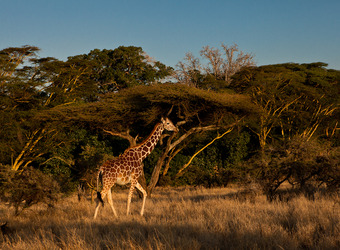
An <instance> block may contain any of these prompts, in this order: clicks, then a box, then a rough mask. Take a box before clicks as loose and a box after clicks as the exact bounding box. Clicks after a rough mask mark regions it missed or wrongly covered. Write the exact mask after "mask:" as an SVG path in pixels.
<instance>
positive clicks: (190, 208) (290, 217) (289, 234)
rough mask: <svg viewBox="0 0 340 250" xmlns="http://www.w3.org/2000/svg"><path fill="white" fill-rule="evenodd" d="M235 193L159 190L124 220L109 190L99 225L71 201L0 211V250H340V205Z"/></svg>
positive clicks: (87, 207) (122, 203)
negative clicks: (3, 228) (0, 225)
mask: <svg viewBox="0 0 340 250" xmlns="http://www.w3.org/2000/svg"><path fill="white" fill-rule="evenodd" d="M239 191H240V190H239V189H238V188H214V189H204V188H176V189H174V188H158V189H156V190H155V191H154V194H153V196H152V198H148V199H147V203H146V208H145V209H146V210H145V216H144V217H141V216H140V215H139V211H140V207H141V204H142V201H141V200H140V199H138V198H137V195H135V196H134V198H133V200H132V205H131V206H132V207H131V215H129V216H126V215H125V213H126V200H127V190H118V191H115V192H114V195H113V196H114V205H115V207H116V210H117V213H118V215H119V218H115V217H114V216H113V214H112V211H111V209H110V207H109V205H108V203H106V205H105V207H104V208H101V210H100V211H99V215H98V218H97V220H95V221H94V220H93V218H92V217H93V213H94V208H95V204H91V202H90V199H89V200H83V201H81V202H78V199H77V197H76V196H72V197H68V198H65V199H63V200H61V201H60V202H59V203H58V204H57V205H56V207H55V208H53V209H48V210H46V208H45V207H39V206H36V207H32V208H31V209H28V210H25V211H24V212H23V213H22V214H21V215H20V216H18V217H14V216H13V210H12V209H8V207H7V206H6V205H5V204H1V205H0V214H1V218H0V220H1V221H0V222H3V221H8V225H9V229H10V232H9V233H8V234H7V235H6V236H5V237H2V238H1V237H0V242H1V243H0V248H1V249H60V248H62V249H117V248H118V249H301V248H308V249H339V248H340V237H339V235H340V204H339V203H338V201H336V200H334V199H331V198H326V197H320V195H319V194H317V195H316V199H315V200H314V201H311V200H308V199H306V198H305V197H303V196H298V197H295V198H293V199H291V200H289V201H288V202H272V203H270V202H268V201H267V200H266V198H265V196H263V195H261V194H252V195H250V196H249V195H245V193H242V195H240V192H239Z"/></svg>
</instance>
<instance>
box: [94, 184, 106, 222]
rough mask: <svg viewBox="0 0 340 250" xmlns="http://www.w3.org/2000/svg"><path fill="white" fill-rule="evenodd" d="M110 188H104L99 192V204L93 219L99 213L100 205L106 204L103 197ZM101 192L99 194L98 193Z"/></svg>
mask: <svg viewBox="0 0 340 250" xmlns="http://www.w3.org/2000/svg"><path fill="white" fill-rule="evenodd" d="M109 189H110V188H105V189H103V190H102V191H101V192H97V205H96V210H95V211H94V216H93V219H96V217H97V215H98V210H99V206H100V204H102V206H104V201H103V199H104V198H105V196H106V193H107V192H108V190H109ZM98 193H99V194H98Z"/></svg>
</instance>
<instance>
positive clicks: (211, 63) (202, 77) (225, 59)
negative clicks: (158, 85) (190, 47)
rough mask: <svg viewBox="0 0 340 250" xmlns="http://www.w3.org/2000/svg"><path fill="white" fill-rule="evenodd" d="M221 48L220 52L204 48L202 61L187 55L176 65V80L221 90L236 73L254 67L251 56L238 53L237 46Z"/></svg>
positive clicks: (211, 48)
mask: <svg viewBox="0 0 340 250" xmlns="http://www.w3.org/2000/svg"><path fill="white" fill-rule="evenodd" d="M221 47H222V50H220V49H218V48H215V47H210V46H204V47H203V48H202V50H201V51H200V55H201V59H202V60H200V59H199V58H196V57H194V56H193V54H192V53H187V54H186V56H185V58H184V60H183V61H180V62H179V63H178V64H177V71H176V75H175V77H176V79H177V80H178V81H180V82H182V83H185V84H192V85H194V86H197V87H201V88H207V89H214V90H221V89H225V88H227V87H228V86H229V84H230V82H231V77H232V76H233V75H234V74H235V73H236V72H238V71H239V70H241V69H242V68H243V67H249V66H254V65H255V63H254V58H253V55H251V54H249V53H245V52H243V51H240V50H239V48H238V46H237V44H234V45H232V46H228V45H226V44H223V43H222V44H221ZM202 62H207V63H206V64H203V63H202Z"/></svg>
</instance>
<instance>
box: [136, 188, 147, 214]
mask: <svg viewBox="0 0 340 250" xmlns="http://www.w3.org/2000/svg"><path fill="white" fill-rule="evenodd" d="M136 188H137V189H138V190H139V191H141V192H142V193H143V205H142V209H141V211H140V215H141V216H143V214H144V206H145V201H146V197H147V196H148V195H147V193H146V191H145V190H144V188H143V187H142V186H141V185H140V184H139V183H138V182H137V184H136Z"/></svg>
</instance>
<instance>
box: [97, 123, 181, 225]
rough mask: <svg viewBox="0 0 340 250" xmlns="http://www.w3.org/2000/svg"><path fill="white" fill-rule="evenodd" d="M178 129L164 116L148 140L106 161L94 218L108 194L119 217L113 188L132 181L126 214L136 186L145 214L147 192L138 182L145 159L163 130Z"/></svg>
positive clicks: (98, 177) (100, 178)
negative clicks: (114, 203)
mask: <svg viewBox="0 0 340 250" xmlns="http://www.w3.org/2000/svg"><path fill="white" fill-rule="evenodd" d="M164 129H165V130H168V131H177V128H176V126H175V125H174V124H173V123H172V122H171V121H170V119H168V118H162V119H161V122H160V123H157V124H156V126H155V127H154V129H153V131H152V132H151V134H150V135H149V136H148V138H147V139H146V140H144V141H143V142H142V143H140V144H138V145H137V146H134V147H131V148H128V149H126V150H125V151H124V153H123V154H122V155H120V156H119V157H117V158H115V159H113V160H108V161H106V162H105V163H104V164H103V165H102V166H101V167H100V169H99V171H98V175H97V206H96V210H95V213H94V219H95V218H96V217H97V214H98V210H99V207H100V203H102V205H104V202H103V199H104V198H105V196H106V195H107V198H108V202H109V204H110V206H111V209H112V211H113V214H114V215H115V216H116V217H117V212H116V210H115V208H114V206H113V201H112V194H111V188H112V187H113V186H114V185H115V184H118V185H126V184H128V183H131V187H130V190H129V195H128V202H127V210H126V214H127V215H128V214H129V211H130V203H131V198H132V193H133V191H134V189H135V188H137V189H138V190H140V191H141V192H142V193H143V204H142V209H141V211H140V214H141V215H143V214H144V206H145V201H146V196H147V193H146V191H145V190H144V188H143V187H142V186H141V185H140V184H139V183H138V178H139V177H140V176H141V174H142V173H143V164H142V162H143V160H144V159H145V158H146V157H147V156H148V155H149V154H150V153H151V152H152V150H153V149H154V148H155V146H156V144H157V142H158V141H159V139H160V137H161V135H162V133H163V131H164ZM100 180H101V182H102V187H103V188H102V190H101V191H100V192H99V191H98V187H99V181H100Z"/></svg>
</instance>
